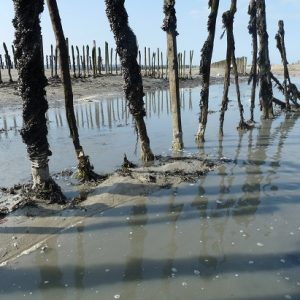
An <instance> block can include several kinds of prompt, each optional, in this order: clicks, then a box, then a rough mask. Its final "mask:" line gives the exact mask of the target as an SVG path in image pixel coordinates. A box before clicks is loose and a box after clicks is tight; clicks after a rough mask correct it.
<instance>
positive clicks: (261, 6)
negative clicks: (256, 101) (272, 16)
mask: <svg viewBox="0 0 300 300" xmlns="http://www.w3.org/2000/svg"><path fill="white" fill-rule="evenodd" d="M256 5H257V32H258V37H259V59H258V67H259V81H260V91H259V98H260V103H261V106H262V111H263V117H264V118H265V119H269V118H272V117H273V104H272V101H273V87H272V82H271V64H270V58H269V39H268V33H267V18H266V4H265V0H256Z"/></svg>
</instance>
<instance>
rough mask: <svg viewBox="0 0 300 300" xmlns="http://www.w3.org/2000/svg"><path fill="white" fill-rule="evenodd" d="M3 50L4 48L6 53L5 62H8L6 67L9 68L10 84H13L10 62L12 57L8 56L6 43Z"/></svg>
mask: <svg viewBox="0 0 300 300" xmlns="http://www.w3.org/2000/svg"><path fill="white" fill-rule="evenodd" d="M3 48H4V51H5V62H6V66H7V71H8V76H9V82H13V80H12V77H11V60H10V56H9V54H8V50H7V47H6V44H5V43H3Z"/></svg>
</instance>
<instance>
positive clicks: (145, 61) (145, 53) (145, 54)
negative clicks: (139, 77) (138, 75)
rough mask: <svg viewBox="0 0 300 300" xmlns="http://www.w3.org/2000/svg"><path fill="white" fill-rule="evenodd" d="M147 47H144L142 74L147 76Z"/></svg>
mask: <svg viewBox="0 0 300 300" xmlns="http://www.w3.org/2000/svg"><path fill="white" fill-rule="evenodd" d="M147 72H148V69H147V48H146V47H144V76H147Z"/></svg>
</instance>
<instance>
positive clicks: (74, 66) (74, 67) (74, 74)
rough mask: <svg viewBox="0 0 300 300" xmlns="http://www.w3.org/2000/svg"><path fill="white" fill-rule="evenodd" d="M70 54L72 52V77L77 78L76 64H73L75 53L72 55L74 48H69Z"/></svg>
mask: <svg viewBox="0 0 300 300" xmlns="http://www.w3.org/2000/svg"><path fill="white" fill-rule="evenodd" d="M71 52H72V62H73V77H74V78H77V76H76V64H75V53H74V46H73V45H72V46H71Z"/></svg>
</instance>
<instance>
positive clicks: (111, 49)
mask: <svg viewBox="0 0 300 300" xmlns="http://www.w3.org/2000/svg"><path fill="white" fill-rule="evenodd" d="M113 52H114V49H113V48H110V74H112V72H113V70H112V66H113Z"/></svg>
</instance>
